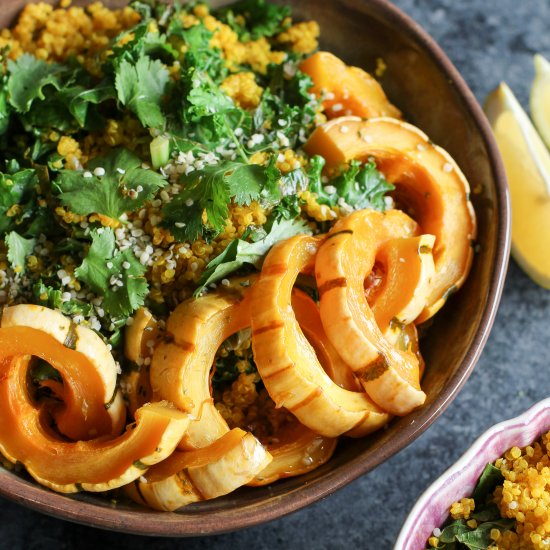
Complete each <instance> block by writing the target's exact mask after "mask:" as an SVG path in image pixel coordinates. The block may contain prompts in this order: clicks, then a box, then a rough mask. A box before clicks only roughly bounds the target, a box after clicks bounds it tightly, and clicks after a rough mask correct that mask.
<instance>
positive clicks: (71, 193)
mask: <svg viewBox="0 0 550 550" xmlns="http://www.w3.org/2000/svg"><path fill="white" fill-rule="evenodd" d="M87 168H88V170H89V171H87V172H81V171H75V170H61V171H60V172H59V175H58V177H57V179H56V180H55V182H54V185H53V187H54V189H55V190H56V191H57V192H58V193H59V198H60V200H61V202H62V203H63V204H64V205H66V206H67V207H69V209H70V210H71V211H72V212H75V213H76V214H80V215H83V216H86V215H88V214H92V213H96V214H103V215H105V216H109V217H110V218H114V219H119V218H120V216H121V215H122V214H123V213H125V212H133V211H135V210H137V209H139V208H141V206H143V204H144V203H145V202H147V201H148V200H150V199H151V198H152V197H153V196H154V194H155V193H156V192H157V191H158V190H159V189H161V188H162V187H164V186H165V185H166V180H165V179H164V178H163V177H162V176H161V175H160V174H158V173H157V172H154V171H153V170H147V169H144V168H142V167H141V160H140V159H139V158H138V157H137V156H135V155H134V154H133V153H131V152H130V151H128V150H126V149H116V150H114V151H111V152H110V153H109V154H108V155H107V156H105V157H101V158H95V159H93V160H92V161H90V162H89V163H88V166H87ZM97 169H99V170H100V172H99V173H101V172H103V171H104V174H103V175H94V172H95V173H96V174H98V171H97Z"/></svg>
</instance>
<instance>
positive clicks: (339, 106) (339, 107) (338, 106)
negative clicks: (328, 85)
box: [331, 103, 344, 113]
mask: <svg viewBox="0 0 550 550" xmlns="http://www.w3.org/2000/svg"><path fill="white" fill-rule="evenodd" d="M343 108H344V106H343V105H342V104H341V103H335V104H334V105H333V106H332V107H331V109H332V111H334V112H335V113H337V112H338V111H341V110H342V109H343Z"/></svg>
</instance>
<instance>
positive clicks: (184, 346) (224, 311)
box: [150, 280, 250, 450]
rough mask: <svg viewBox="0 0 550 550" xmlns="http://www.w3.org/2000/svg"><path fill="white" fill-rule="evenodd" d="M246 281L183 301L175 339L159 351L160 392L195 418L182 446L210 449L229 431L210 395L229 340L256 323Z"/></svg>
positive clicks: (172, 327) (155, 377) (155, 372)
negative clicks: (216, 365) (215, 369)
mask: <svg viewBox="0 0 550 550" xmlns="http://www.w3.org/2000/svg"><path fill="white" fill-rule="evenodd" d="M241 282H243V281H242V280H241V281H240V280H237V281H235V282H233V284H232V286H230V287H228V288H225V287H224V288H223V289H219V290H217V291H215V292H211V293H208V294H206V295H205V296H201V297H200V298H196V299H190V300H187V301H185V302H182V303H181V304H180V305H179V306H178V307H177V308H176V309H175V310H174V312H173V313H172V315H170V318H169V319H168V323H167V326H166V330H167V333H168V335H169V336H170V337H171V338H172V340H173V341H171V342H162V343H160V344H159V345H158V346H157V348H156V349H155V353H154V354H153V360H152V362H151V373H150V374H151V385H152V388H153V392H154V394H155V395H156V396H158V397H160V398H161V399H166V400H168V401H171V402H172V403H174V404H175V405H176V406H177V407H178V408H179V409H180V410H185V411H188V412H189V413H190V414H191V417H192V418H193V419H194V420H193V422H191V425H190V426H189V430H188V431H187V434H186V435H185V437H184V438H183V439H182V441H181V443H180V449H186V450H192V449H200V448H202V447H206V446H208V445H210V444H211V443H213V442H214V441H216V439H219V438H220V437H221V436H222V435H224V434H225V433H227V432H228V431H229V427H228V426H227V423H226V422H225V420H224V419H223V417H222V416H221V414H220V413H219V412H218V410H217V409H216V407H215V406H214V401H213V399H212V396H211V393H210V369H211V367H212V364H213V363H214V358H215V355H216V351H217V350H218V348H219V347H220V346H221V344H222V343H223V341H224V340H226V339H227V338H228V337H229V336H231V335H232V334H234V333H235V332H238V331H239V330H242V329H244V328H246V327H248V326H249V325H250V319H249V318H250V313H249V303H248V300H247V299H246V298H245V297H246V295H247V292H246V291H247V290H248V287H247V286H241V284H240V283H241Z"/></svg>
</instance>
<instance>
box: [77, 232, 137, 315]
mask: <svg viewBox="0 0 550 550" xmlns="http://www.w3.org/2000/svg"><path fill="white" fill-rule="evenodd" d="M91 235H92V244H91V246H90V249H89V250H88V253H87V254H86V257H85V258H84V261H83V262H82V265H80V267H78V268H77V269H76V270H75V275H76V277H77V278H78V279H79V280H81V281H82V282H84V283H86V284H87V285H88V286H89V287H90V288H91V289H92V290H93V291H94V292H96V293H97V294H99V295H100V296H103V303H102V308H103V309H104V310H105V312H107V313H108V314H109V315H111V316H112V317H128V316H129V315H130V314H131V313H132V312H133V311H135V310H136V309H138V308H139V307H140V306H142V305H143V303H144V299H145V296H146V295H147V292H148V285H147V281H146V280H145V278H144V274H145V271H146V267H145V266H144V265H142V264H141V263H139V261H138V260H137V259H136V257H135V256H134V254H133V252H132V251H131V250H124V251H123V252H121V251H119V250H117V249H116V246H115V236H114V233H113V231H112V229H110V228H100V229H97V230H94V231H92V233H91Z"/></svg>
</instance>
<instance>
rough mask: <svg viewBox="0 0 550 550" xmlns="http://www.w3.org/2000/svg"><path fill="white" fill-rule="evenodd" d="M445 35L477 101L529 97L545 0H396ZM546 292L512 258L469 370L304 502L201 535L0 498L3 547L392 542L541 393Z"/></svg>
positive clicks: (381, 549)
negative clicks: (81, 522)
mask: <svg viewBox="0 0 550 550" xmlns="http://www.w3.org/2000/svg"><path fill="white" fill-rule="evenodd" d="M323 1H329V0H323ZM1 4H2V0H0V5H1ZM395 4H396V5H397V6H399V7H400V8H402V9H403V10H404V11H405V12H407V13H408V14H409V15H411V16H412V17H413V18H414V19H416V21H418V22H419V23H420V24H421V25H422V26H423V27H424V28H425V29H426V30H427V31H428V32H429V33H430V34H431V35H432V36H433V37H434V38H435V39H436V40H437V41H438V42H439V44H440V45H441V46H442V47H443V49H444V50H445V51H446V52H447V54H448V55H449V57H450V58H451V60H452V61H453V62H454V63H455V65H456V66H457V67H458V69H459V70H460V71H461V73H462V75H463V76H464V77H465V79H466V81H467V82H468V84H469V85H470V86H471V88H472V90H473V91H474V93H475V94H476V96H477V98H478V99H479V100H480V101H483V99H484V97H485V96H486V95H487V93H488V92H489V91H490V90H491V89H492V88H493V87H495V86H496V85H497V84H498V82H499V80H505V81H506V82H508V84H510V85H511V87H512V88H513V90H514V91H515V92H516V94H517V95H518V97H519V99H520V101H522V103H524V104H526V103H527V101H528V94H529V86H530V83H531V80H532V77H533V69H532V55H533V54H534V53H535V52H537V51H538V52H541V53H542V54H544V55H546V56H550V32H549V31H550V2H549V1H548V0H519V1H518V0H462V1H460V2H457V1H456V0H397V1H395ZM549 342H550V292H548V291H544V290H542V289H540V288H538V287H536V286H535V284H534V283H532V282H531V281H530V280H529V279H528V278H527V277H526V276H525V275H523V273H521V272H520V270H519V269H518V267H517V265H516V264H515V263H513V262H512V263H511V265H510V270H509V274H508V279H507V283H506V286H505V289H504V295H503V298H502V303H501V307H500V311H499V314H498V316H497V319H496V323H495V327H494V329H493V332H492V334H491V336H490V338H489V341H488V343H487V346H486V348H485V351H484V353H483V355H482V357H481V360H480V361H479V363H478V365H477V367H476V369H475V371H474V373H473V375H472V376H471V378H470V380H469V381H468V383H467V384H466V386H465V388H464V389H463V390H462V392H461V393H460V395H459V396H458V398H457V399H456V400H455V401H454V403H453V404H452V405H451V406H450V407H449V408H448V409H447V411H446V412H445V414H444V415H443V416H442V417H441V418H440V419H439V420H438V421H437V422H436V423H435V425H433V426H432V427H431V428H430V429H429V430H428V431H427V432H426V433H425V434H424V435H423V436H421V437H420V438H419V439H418V440H417V441H416V442H415V443H413V444H412V445H410V446H409V447H408V448H407V449H405V450H404V451H402V452H401V453H400V454H398V455H397V456H395V457H393V458H392V459H391V460H389V461H387V462H386V463H384V464H383V465H381V466H380V467H378V468H377V469H376V470H375V471H373V472H371V473H370V474H368V475H365V476H364V477H362V478H361V479H359V480H357V481H355V482H353V483H352V484H351V485H349V486H347V487H346V488H344V489H342V490H341V491H339V492H337V493H336V494H334V495H332V496H331V497H329V498H327V499H325V500H323V501H322V502H319V503H317V504H315V505H313V506H310V507H309V508H307V509H305V510H301V511H299V512H297V513H295V514H293V515H291V516H289V517H286V518H283V519H281V520H278V521H274V522H272V523H269V524H267V525H264V526H261V527H256V528H253V529H249V530H247V531H243V532H239V533H232V534H229V535H224V536H216V537H210V538H203V539H186V540H183V539H180V540H169V539H148V538H143V537H135V536H130V535H120V534H114V533H109V532H103V531H99V530H94V529H90V528H86V527H81V526H77V525H73V524H70V523H66V522H63V521H59V520H55V519H52V518H49V517H46V516H43V515H41V514H38V513H35V512H31V511H29V510H26V509H24V508H22V507H20V506H17V505H15V504H12V503H10V502H8V501H4V500H1V499H0V503H1V506H2V508H1V511H0V549H4V548H6V549H11V550H19V549H25V550H39V549H40V550H43V549H54V548H55V549H59V550H63V549H72V548H79V549H82V550H87V549H92V548H94V549H95V548H98V547H107V546H110V547H111V548H115V549H134V550H136V549H141V548H154V549H155V550H157V549H158V550H172V549H176V548H185V549H186V550H195V549H197V550H198V549H206V548H208V549H209V550H222V549H223V550H226V549H240V548H247V549H248V550H262V549H268V548H269V549H285V550H286V549H291V548H292V549H293V548H301V549H309V548H315V549H316V550H322V549H325V548H326V549H328V548H330V549H339V548H342V549H344V548H345V549H347V548H361V549H368V550H370V549H373V550H389V549H391V547H392V545H393V542H394V541H395V538H396V537H397V533H398V532H399V529H400V527H401V524H402V523H403V520H404V518H405V517H406V515H407V513H408V511H409V510H410V508H411V507H412V505H413V504H414V503H415V501H416V499H417V498H418V496H419V495H420V493H421V492H422V491H423V490H424V489H425V488H426V486H427V485H428V484H429V483H430V482H431V481H432V480H433V479H435V478H436V477H437V476H438V475H439V474H440V473H441V472H443V471H444V470H445V469H446V468H447V467H448V466H449V465H450V464H451V463H452V462H454V461H455V460H456V459H457V458H458V457H459V456H460V455H461V454H462V453H463V452H464V451H465V450H466V449H467V448H468V447H469V446H470V444H471V443H472V442H473V441H474V439H476V437H477V436H478V435H479V434H481V433H482V432H483V431H484V430H485V429H486V428H488V427H489V426H491V425H492V424H494V423H496V422H498V421H500V420H504V419H506V418H510V417H512V416H515V415H516V414H518V413H520V412H522V411H523V410H525V409H526V408H528V407H529V406H530V405H532V404H534V403H535V402H537V401H539V400H541V399H543V398H545V397H547V396H548V395H549V394H550V384H548V380H549V378H550V369H549V368H548V367H549V366H550V365H549V360H548V356H549V353H548V350H546V348H545V346H547V345H548V343H549Z"/></svg>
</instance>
